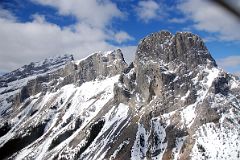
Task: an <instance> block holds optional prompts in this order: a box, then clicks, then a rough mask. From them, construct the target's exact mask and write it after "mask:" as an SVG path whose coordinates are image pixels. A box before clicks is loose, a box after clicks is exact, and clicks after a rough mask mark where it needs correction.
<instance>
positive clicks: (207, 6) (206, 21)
mask: <svg viewBox="0 0 240 160" xmlns="http://www.w3.org/2000/svg"><path fill="white" fill-rule="evenodd" d="M178 9H180V11H181V12H182V13H184V15H185V16H186V17H187V18H188V19H190V20H192V21H193V22H194V25H193V27H194V28H195V29H197V30H201V31H207V32H211V33H216V34H217V38H218V39H220V40H226V41H234V40H240V32H239V28H240V22H239V21H238V20H237V19H236V17H234V16H233V15H231V14H230V13H228V12H227V11H225V10H224V9H222V8H221V7H220V6H218V5H216V4H213V3H211V2H209V1H206V0H182V2H181V3H180V4H179V6H178Z"/></svg>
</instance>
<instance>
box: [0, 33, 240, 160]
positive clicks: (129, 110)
mask: <svg viewBox="0 0 240 160" xmlns="http://www.w3.org/2000/svg"><path fill="white" fill-rule="evenodd" d="M62 59H63V61H62ZM68 60H69V61H70V62H69V61H68ZM55 62H56V61H55V60H54V59H52V60H51V59H50V60H49V59H48V60H44V61H43V62H41V63H40V62H39V63H32V64H31V65H27V67H25V68H30V67H31V66H32V68H33V69H35V68H38V67H40V68H41V67H42V66H46V68H48V69H49V70H47V71H46V72H44V73H41V72H40V71H41V70H37V72H36V74H34V76H29V77H26V78H23V79H20V80H16V81H12V82H6V83H7V84H6V85H5V86H3V87H0V121H1V122H2V123H0V159H7V158H8V159H42V160H49V159H83V160H89V159H93V160H95V159H99V160H102V159H134V160H135V159H137V160H143V159H156V158H157V159H239V154H240V153H239V150H238V148H239V144H240V137H239V132H240V126H239V124H240V82H239V79H237V78H236V77H234V76H232V75H229V74H227V73H225V72H224V71H222V70H221V69H219V68H218V67H217V66H216V63H215V61H214V60H213V58H212V57H211V55H210V53H209V52H208V50H207V48H206V46H205V45H204V43H203V41H202V39H201V38H200V37H199V36H197V35H195V34H192V33H188V32H178V33H176V34H175V35H172V34H171V33H170V32H168V31H161V32H158V33H153V34H151V35H149V36H147V37H146V38H144V39H143V40H142V41H141V42H140V44H139V46H138V49H137V53H136V58H135V61H134V63H131V64H130V65H129V66H127V64H126V62H125V61H124V58H123V55H122V53H121V50H114V51H108V52H96V53H93V54H91V55H90V56H88V57H87V58H85V59H82V60H80V61H72V58H67V57H66V58H59V60H58V61H57V62H58V63H55ZM48 64H52V66H51V65H48ZM58 65H59V66H60V67H57V68H55V67H54V66H58ZM35 70H36V69H35ZM29 71H31V68H30V69H29ZM38 73H40V74H38ZM10 75H11V74H9V76H10ZM12 75H14V74H12ZM10 77H11V76H10ZM213 148H215V150H213Z"/></svg>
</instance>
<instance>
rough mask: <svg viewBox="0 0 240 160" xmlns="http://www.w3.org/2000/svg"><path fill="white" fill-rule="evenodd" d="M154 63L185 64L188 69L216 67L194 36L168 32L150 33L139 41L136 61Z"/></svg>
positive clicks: (196, 36)
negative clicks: (201, 66) (202, 66)
mask: <svg viewBox="0 0 240 160" xmlns="http://www.w3.org/2000/svg"><path fill="white" fill-rule="evenodd" d="M149 60H151V61H155V62H157V63H160V64H162V63H164V64H166V65H167V64H169V63H171V64H175V65H182V63H183V64H185V65H186V67H188V68H194V67H196V66H198V65H206V64H209V65H210V66H216V62H215V60H214V59H213V58H212V56H211V55H210V53H209V51H208V49H207V48H206V46H205V44H204V42H203V40H202V39H201V38H200V37H199V36H198V35H196V34H193V33H189V32H177V33H176V34H175V35H173V34H171V33H170V32H168V31H160V32H156V33H152V34H150V35H149V36H147V37H145V38H144V39H142V40H141V41H140V44H139V45H138V48H137V51H136V59H135V63H137V62H136V61H140V62H141V61H149Z"/></svg>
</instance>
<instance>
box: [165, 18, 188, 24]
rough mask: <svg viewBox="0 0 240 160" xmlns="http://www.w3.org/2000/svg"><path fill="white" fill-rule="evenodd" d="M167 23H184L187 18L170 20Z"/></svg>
mask: <svg viewBox="0 0 240 160" xmlns="http://www.w3.org/2000/svg"><path fill="white" fill-rule="evenodd" d="M168 21H169V22H171V23H185V22H186V21H187V18H171V19H169V20H168Z"/></svg>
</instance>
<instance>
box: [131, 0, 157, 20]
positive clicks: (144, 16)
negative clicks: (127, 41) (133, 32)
mask: <svg viewBox="0 0 240 160" xmlns="http://www.w3.org/2000/svg"><path fill="white" fill-rule="evenodd" d="M159 9H160V6H159V5H158V3H156V2H155V1H153V0H149V1H140V2H139V3H138V5H137V8H136V12H137V16H138V17H139V19H140V20H143V21H144V22H146V23H147V22H148V21H150V20H153V19H156V18H158V17H159V15H160V14H159Z"/></svg>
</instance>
